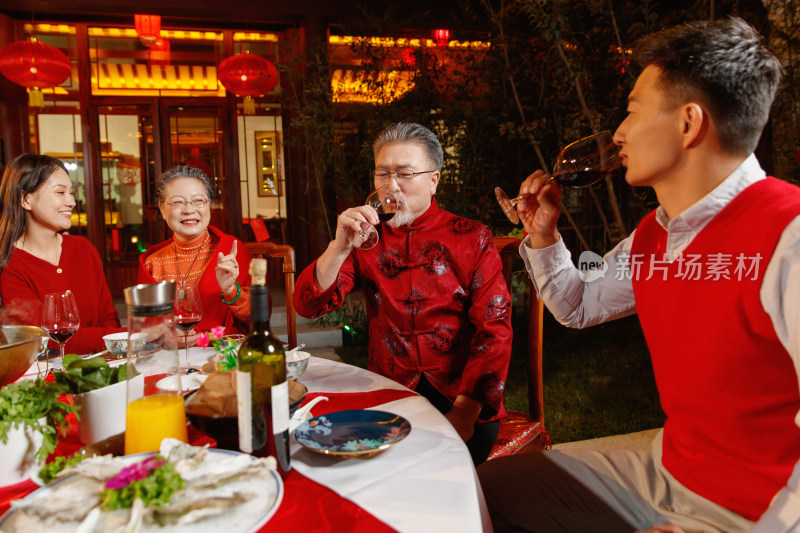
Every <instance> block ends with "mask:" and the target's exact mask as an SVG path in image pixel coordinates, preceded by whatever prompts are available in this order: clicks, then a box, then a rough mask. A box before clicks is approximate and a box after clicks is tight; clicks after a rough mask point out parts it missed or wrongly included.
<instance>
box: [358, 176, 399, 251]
mask: <svg viewBox="0 0 800 533" xmlns="http://www.w3.org/2000/svg"><path fill="white" fill-rule="evenodd" d="M364 205H368V206H371V207H372V208H373V209H375V211H377V212H378V218H379V219H380V221H381V222H388V221H389V220H391V219H392V217H394V214H395V212H396V211H397V197H396V196H395V195H394V193H393V192H392V191H391V190H390V189H389V188H388V187H381V188H379V189H375V190H374V191H372V193H371V194H370V195H369V196H367V200H366V201H365V202H364ZM350 244H352V245H353V246H355V247H356V248H361V249H362V250H369V249H370V248H374V247H375V245H376V244H378V230H377V229H376V228H375V226H373V225H372V224H369V223H368V222H362V223H361V230H360V231H358V232H354V233H353V235H352V236H351V237H350Z"/></svg>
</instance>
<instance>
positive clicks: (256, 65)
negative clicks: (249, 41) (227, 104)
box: [217, 51, 278, 115]
mask: <svg viewBox="0 0 800 533" xmlns="http://www.w3.org/2000/svg"><path fill="white" fill-rule="evenodd" d="M217 77H218V78H219V81H220V83H222V85H223V86H224V87H225V88H226V89H227V90H229V91H230V92H232V93H234V94H237V95H239V96H244V97H245V99H244V112H245V114H246V115H252V114H253V113H255V111H256V108H255V102H254V101H253V97H254V96H261V95H263V94H267V93H269V92H270V91H272V89H274V88H275V85H276V84H277V83H278V69H276V68H275V65H273V64H272V63H270V62H269V61H267V60H266V59H265V58H263V57H261V56H259V55H255V54H253V53H252V52H249V51H248V52H243V53H241V54H236V55H235V56H231V57H228V58H226V59H224V60H223V61H222V63H220V64H219V68H217Z"/></svg>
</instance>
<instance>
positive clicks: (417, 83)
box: [303, 0, 797, 252]
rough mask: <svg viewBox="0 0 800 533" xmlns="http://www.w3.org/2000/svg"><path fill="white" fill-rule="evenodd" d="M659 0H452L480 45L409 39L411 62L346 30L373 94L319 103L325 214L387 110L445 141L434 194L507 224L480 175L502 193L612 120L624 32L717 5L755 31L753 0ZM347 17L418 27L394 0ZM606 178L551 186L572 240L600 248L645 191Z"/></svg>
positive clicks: (708, 12) (621, 79) (641, 205)
mask: <svg viewBox="0 0 800 533" xmlns="http://www.w3.org/2000/svg"><path fill="white" fill-rule="evenodd" d="M775 1H780V2H783V3H790V0H775ZM794 1H795V2H796V0H794ZM664 4H668V5H662V4H661V3H659V2H656V1H654V0H474V1H472V2H465V3H464V4H463V9H462V10H461V11H460V17H461V19H459V21H457V23H455V22H454V24H457V25H459V27H463V28H467V29H465V30H460V31H461V35H459V34H458V33H457V32H454V35H453V38H454V39H464V40H483V41H488V42H490V43H491V47H490V48H488V49H486V50H479V51H475V50H468V49H461V48H453V47H451V48H447V49H445V50H442V49H437V48H426V47H418V48H410V49H409V50H411V52H408V53H410V54H413V60H412V61H411V63H413V66H409V65H408V60H407V59H406V60H403V61H401V58H400V52H399V51H398V50H397V49H396V48H391V47H385V46H380V45H376V44H375V43H374V42H372V41H370V40H369V39H359V40H356V41H355V42H354V43H353V44H352V45H351V52H352V54H353V56H354V57H356V58H357V59H358V61H357V63H358V64H359V65H360V66H359V68H360V69H362V70H363V72H364V80H365V84H366V87H367V90H368V91H370V92H371V93H372V94H374V95H375V99H376V100H377V101H378V102H379V104H378V105H372V104H344V103H339V104H335V105H334V106H333V111H332V113H331V114H330V118H331V119H332V120H333V121H334V124H333V133H332V139H333V140H332V141H331V142H330V143H329V145H330V150H331V154H333V155H334V156H331V157H329V158H328V161H329V164H328V166H327V168H326V169H322V170H323V171H324V172H325V176H324V178H323V180H324V181H325V184H323V186H324V187H330V189H331V190H333V191H335V193H336V196H337V198H338V199H339V200H338V205H337V209H336V210H334V209H331V210H330V213H329V216H330V217H335V215H336V214H337V213H338V211H340V210H341V208H343V207H346V206H349V205H354V204H357V203H360V202H362V201H363V199H364V198H365V197H366V195H367V193H368V191H369V188H370V183H369V178H368V174H369V170H370V169H371V168H372V164H373V155H372V148H371V145H370V143H371V141H372V140H373V138H374V136H375V134H376V133H377V132H378V131H380V130H381V129H382V128H383V127H385V126H386V125H387V124H389V123H391V122H396V121H401V120H404V121H417V122H420V123H422V124H425V125H426V126H428V127H430V128H431V129H432V130H433V131H434V132H435V133H436V134H437V135H438V136H439V138H440V140H441V142H442V145H443V147H444V148H445V155H446V157H445V167H444V169H443V172H442V184H441V186H440V187H439V192H438V194H437V199H438V201H439V202H440V204H441V205H442V206H443V207H445V208H446V209H449V210H451V211H453V212H456V213H458V214H461V215H464V216H467V217H470V218H473V219H477V220H480V221H482V222H484V223H487V224H489V225H490V226H491V227H492V228H494V229H495V232H496V234H505V233H508V231H509V230H510V229H511V228H512V225H511V224H510V223H509V222H508V221H507V220H506V219H505V216H504V215H503V214H502V212H501V210H500V209H499V207H498V205H497V203H496V201H495V199H494V194H493V190H494V188H495V187H497V186H499V187H502V188H504V189H505V190H506V191H507V192H509V193H514V192H516V191H517V190H518V188H519V184H520V183H521V182H522V180H523V179H524V178H525V177H527V176H528V175H529V174H530V173H531V172H533V171H534V170H536V169H539V168H544V169H546V170H547V169H549V168H551V167H552V164H553V160H554V158H555V156H556V154H557V153H558V151H559V149H560V147H562V146H564V145H565V144H567V143H569V142H571V141H573V140H575V139H578V138H580V137H582V136H585V135H588V134H591V133H592V132H593V131H600V130H603V129H610V130H612V131H613V130H614V129H615V128H616V127H617V125H618V124H619V122H620V121H621V120H622V119H623V118H624V116H625V112H626V105H627V95H628V93H629V91H630V90H631V88H632V86H633V83H634V82H635V77H636V75H637V74H638V71H637V69H636V66H635V65H634V64H633V63H632V60H631V54H630V51H631V48H632V46H633V44H634V43H635V41H636V39H638V38H639V37H641V36H643V35H645V34H647V33H650V32H653V31H657V30H660V29H662V28H664V27H668V26H671V25H673V24H676V23H679V22H682V21H685V20H691V19H697V18H708V17H711V16H714V17H720V16H726V15H728V14H736V15H739V16H742V17H743V18H745V19H747V20H749V21H750V22H751V23H753V24H754V25H756V26H757V27H759V28H760V29H762V31H765V30H764V25H765V21H766V20H767V18H766V9H765V8H764V5H763V4H762V3H761V2H759V1H758V0H750V1H749V2H748V1H744V0H738V1H718V2H714V1H713V0H712V1H709V0H700V1H696V2H691V1H688V0H683V1H675V2H665V3H664ZM373 9H374V8H373ZM419 16H420V17H421V18H423V19H425V17H426V16H429V15H428V14H424V13H423V14H420V15H419ZM403 17H404V18H403ZM360 20H361V23H360V24H361V25H359V26H358V27H353V28H343V32H342V33H344V34H348V35H367V36H391V37H418V36H419V35H415V34H413V33H411V32H408V31H406V30H402V29H401V28H409V27H412V28H413V27H418V26H417V21H415V19H414V17H413V15H409V14H408V13H407V12H402V13H400V12H399V11H391V10H390V11H387V12H381V13H374V12H372V13H371V12H370V8H365V11H364V16H363V17H361V18H360ZM425 20H427V19H425ZM426 36H427V35H426ZM792 38H793V37H792ZM787 42H788V41H787ZM791 42H792V43H794V42H795V41H791ZM390 69H405V70H406V71H410V75H411V77H412V80H413V83H414V88H413V90H411V91H409V92H408V93H406V94H405V95H403V96H402V97H401V98H399V99H397V100H392V101H386V100H381V95H382V94H383V88H384V85H385V84H386V83H389V82H387V80H386V79H385V78H381V77H380V76H378V75H377V74H375V73H379V72H385V71H387V70H390ZM369 73H372V74H371V75H370V74H369ZM794 92H796V90H795V91H794ZM794 105H795V107H796V104H794ZM325 111H326V112H327V111H328V109H326V110H325ZM303 116H304V118H308V119H311V117H312V116H313V117H314V119H315V121H316V120H318V119H319V120H325V119H326V118H327V117H319V115H318V114H317V115H315V114H313V113H306V114H305V115H303ZM312 124H316V122H314V123H312ZM320 126H321V128H326V127H328V125H326V124H321V125H320ZM314 127H316V126H314ZM795 131H796V129H795ZM796 145H797V143H796V142H795V146H796ZM607 185H608V186H607V187H601V186H595V187H593V188H592V189H591V190H578V191H565V195H564V207H565V211H566V215H569V218H570V219H571V222H572V224H570V220H568V219H567V218H566V217H564V218H563V219H562V226H563V228H562V234H563V235H564V237H565V239H566V241H567V243H568V245H569V246H570V247H571V248H573V250H574V251H580V250H581V249H582V248H585V247H588V248H591V249H593V250H595V251H598V252H602V251H604V250H606V249H608V248H610V247H611V246H612V245H613V244H615V243H616V242H617V241H618V240H619V239H620V238H621V237H623V236H624V235H625V233H627V232H629V231H630V230H631V229H632V228H633V227H635V225H636V224H637V223H638V221H639V220H640V219H641V218H642V216H644V214H646V213H647V212H648V211H649V210H651V209H652V208H653V207H654V206H655V198H654V195H653V194H652V191H649V190H644V189H632V188H631V187H629V186H628V185H627V184H626V183H625V182H624V173H623V171H622V170H619V171H616V172H614V173H613V175H612V177H611V178H610V180H609V182H608V184H607ZM334 211H336V212H334ZM579 234H580V237H578V235H579Z"/></svg>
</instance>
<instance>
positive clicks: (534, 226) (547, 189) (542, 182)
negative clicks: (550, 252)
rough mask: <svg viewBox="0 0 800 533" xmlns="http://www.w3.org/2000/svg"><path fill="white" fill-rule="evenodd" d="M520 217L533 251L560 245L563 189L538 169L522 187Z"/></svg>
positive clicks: (518, 207) (518, 210)
mask: <svg viewBox="0 0 800 533" xmlns="http://www.w3.org/2000/svg"><path fill="white" fill-rule="evenodd" d="M519 197H520V199H519V201H518V202H517V214H518V215H519V220H520V222H522V225H523V226H524V227H525V231H527V232H528V235H529V236H530V241H531V247H532V248H546V247H548V246H551V245H553V244H555V243H556V242H558V239H559V236H558V217H559V215H561V207H560V206H561V189H560V188H559V187H558V186H557V185H556V184H555V183H554V182H553V181H552V180H551V179H550V175H549V174H547V173H546V172H544V171H541V170H537V171H536V172H534V173H533V174H531V175H530V176H528V178H527V179H526V180H525V181H523V182H522V185H521V186H520V188H519Z"/></svg>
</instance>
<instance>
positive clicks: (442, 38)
mask: <svg viewBox="0 0 800 533" xmlns="http://www.w3.org/2000/svg"><path fill="white" fill-rule="evenodd" d="M433 40H434V41H436V46H447V43H448V42H450V30H445V29H440V30H433Z"/></svg>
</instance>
